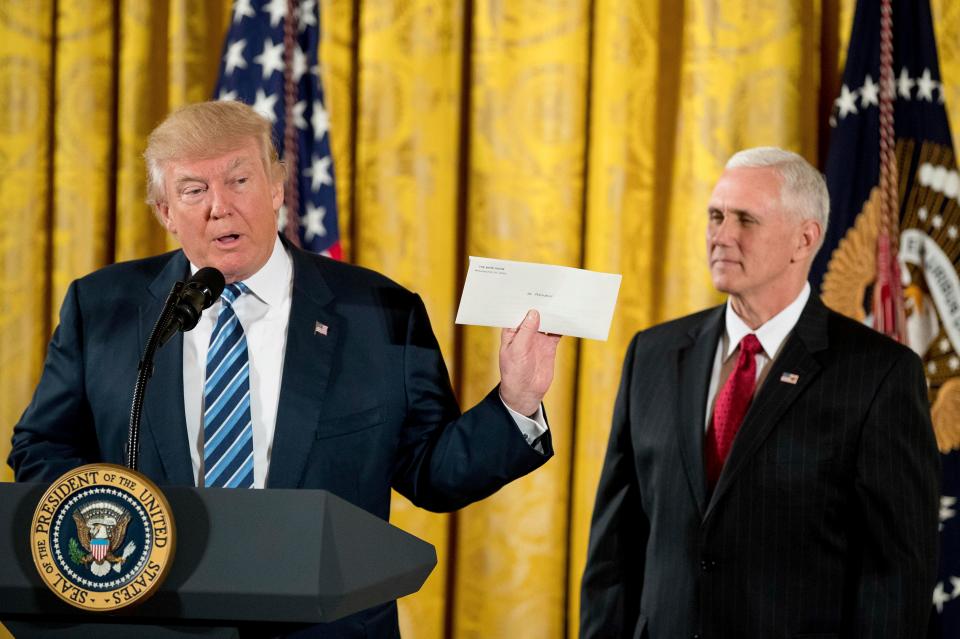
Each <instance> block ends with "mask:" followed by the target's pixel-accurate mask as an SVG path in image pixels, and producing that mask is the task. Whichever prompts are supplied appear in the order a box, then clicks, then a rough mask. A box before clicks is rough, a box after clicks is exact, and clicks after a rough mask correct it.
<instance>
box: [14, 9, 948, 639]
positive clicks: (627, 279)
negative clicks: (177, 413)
mask: <svg viewBox="0 0 960 639" xmlns="http://www.w3.org/2000/svg"><path fill="white" fill-rule="evenodd" d="M229 4H230V3H229V0H194V1H191V0H124V1H120V0H115V1H114V2H102V1H100V0H85V1H84V0H57V1H54V0H46V1H44V0H3V1H2V2H0V202H2V205H3V208H4V214H3V215H2V216H0V255H2V260H3V270H2V273H0V299H2V300H3V303H2V306H0V457H2V458H5V457H6V454H7V452H8V450H9V436H8V435H9V430H10V429H11V428H12V425H13V424H14V423H15V422H16V420H17V418H18V417H19V415H20V412H21V411H22V410H23V408H24V407H25V406H26V404H27V402H28V401H29V399H30V396H31V394H32V390H33V387H34V385H35V383H36V381H37V378H38V376H39V373H40V368H41V366H42V362H43V354H44V350H45V347H46V342H47V340H48V339H49V336H50V333H51V331H52V329H53V326H54V324H55V321H56V313H57V309H58V306H59V303H60V300H61V298H62V295H63V293H64V290H65V288H66V286H67V285H68V284H69V282H70V281H71V280H72V279H73V278H75V277H78V276H80V275H83V274H85V273H87V272H89V271H91V270H93V269H95V268H97V267H99V266H102V265H104V264H107V263H109V262H112V261H117V260H123V259H132V258H136V257H141V256H145V255H149V254H152V253H157V252H160V251H162V250H166V249H167V248H169V247H173V246H175V245H174V243H173V242H172V240H171V238H169V237H167V236H166V235H165V234H164V233H162V232H161V231H160V230H159V227H158V226H157V225H156V222H155V221H154V220H153V218H152V216H151V214H150V212H149V210H148V209H147V207H146V206H145V205H144V204H143V196H144V185H143V184H144V183H143V165H142V160H141V158H140V154H141V153H142V151H143V147H144V142H145V138H146V134H147V133H148V132H149V130H150V129H151V128H152V127H153V126H154V125H155V124H156V123H157V122H158V121H159V120H160V119H161V118H162V117H163V115H164V114H165V113H166V112H167V111H169V110H170V109H171V108H174V107H176V106H179V105H181V104H184V103H187V102H192V101H196V100H201V99H205V98H206V97H207V96H209V95H211V92H212V89H213V84H214V80H215V75H216V70H217V65H218V59H219V55H220V50H221V47H222V41H223V35H224V33H225V31H226V27H227V24H228V21H229V18H230V7H229ZM854 4H855V3H854V0H751V1H743V2H742V1H739V0H738V1H732V0H731V1H729V2H708V1H706V0H646V1H644V2H637V1H636V0H509V1H508V0H451V1H448V2H437V1H436V0H369V1H367V2H361V0H322V1H321V3H320V5H321V24H322V31H323V41H322V46H321V60H322V65H321V68H322V73H323V80H324V84H325V87H326V91H327V96H328V108H329V110H330V112H331V119H332V140H333V153H334V159H335V163H336V171H337V187H338V197H339V202H340V207H341V224H342V232H343V235H344V237H345V248H346V254H347V258H348V259H349V260H350V261H352V262H355V263H358V264H362V265H365V266H369V267H372V268H375V269H377V270H380V271H382V272H384V273H386V274H388V275H390V276H391V277H393V278H395V279H397V280H398V281H400V282H402V283H403V284H405V285H407V286H409V287H411V288H413V289H415V290H417V291H419V292H420V293H421V294H422V295H423V297H424V299H425V301H426V303H427V306H428V308H429V310H430V315H431V318H432V321H433V325H434V329H435V330H436V333H437V337H438V338H439V340H440V344H441V347H442V349H443V352H444V355H445V357H446V359H447V364H448V366H449V368H450V370H451V373H452V375H453V377H454V381H455V385H456V387H457V389H458V392H459V395H460V397H461V400H462V402H463V404H464V405H470V404H472V403H473V402H475V401H477V400H478V399H479V398H480V397H481V396H482V395H483V394H485V393H486V392H487V390H489V388H490V387H491V386H492V384H494V383H495V381H496V379H497V377H498V373H497V357H496V353H497V344H498V338H499V337H498V333H497V331H495V330H490V329H479V328H467V329H461V328H457V327H455V326H454V324H453V317H454V314H455V311H456V304H457V300H458V293H459V287H460V284H461V279H462V276H463V272H464V265H465V263H466V258H467V256H468V255H484V256H491V257H501V258H508V259H520V260H530V261H543V262H552V263H559V264H566V265H570V266H583V267H586V268H591V269H596V270H602V271H609V272H622V273H623V275H624V279H623V286H622V289H621V294H620V301H619V304H618V308H617V313H616V316H615V318H614V323H613V328H612V331H611V335H610V339H609V341H607V342H603V343H600V342H588V341H584V342H578V341H576V340H573V339H564V340H563V341H562V346H561V349H560V353H559V361H558V367H557V376H556V381H555V383H554V386H553V388H552V389H551V391H550V394H549V395H548V396H547V399H546V409H547V412H548V415H549V419H550V424H551V428H552V430H553V434H554V441H555V447H556V450H557V455H556V458H555V459H553V460H551V462H550V463H549V464H548V465H547V466H546V467H544V468H543V469H541V470H539V471H538V472H536V473H534V474H533V475H531V476H529V477H527V478H524V479H523V480H521V481H518V482H515V483H514V484H512V485H510V486H508V487H507V488H505V489H504V490H502V491H501V492H500V493H498V494H497V495H494V496H493V497H492V498H490V499H488V500H486V501H484V502H481V503H479V504H476V505H474V506H471V507H469V508H467V509H465V510H463V511H461V512H459V513H457V514H454V515H432V514H428V513H425V512H423V511H420V510H417V509H415V508H413V507H412V506H410V505H409V504H407V503H405V502H403V501H402V500H401V499H400V498H398V499H397V500H396V503H395V506H394V513H393V521H394V523H395V524H397V525H399V526H401V527H402V528H405V529H407V530H409V531H411V532H413V533H414V534H417V535H419V536H421V537H424V538H426V539H427V540H429V541H430V542H431V543H433V544H435V545H436V546H437V549H438V554H439V557H440V565H439V567H438V569H437V570H436V571H435V572H434V574H433V575H432V576H431V577H430V579H429V580H428V582H427V584H426V586H425V587H424V589H423V590H422V591H421V592H420V593H418V594H416V595H414V596H411V597H409V598H407V599H405V600H403V601H402V602H401V606H400V609H401V625H402V629H403V634H404V636H405V637H408V638H412V639H440V638H458V639H459V638H471V637H478V638H479V637H484V638H488V637H516V636H523V637H525V638H527V637H529V638H538V637H543V638H554V637H565V636H569V637H573V636H575V634H576V627H577V619H578V605H579V604H578V599H579V597H578V586H579V578H580V574H581V572H582V569H583V562H584V555H585V548H586V540H587V534H588V529H589V517H590V511H591V509H592V504H593V497H594V490H595V486H596V481H597V478H598V476H599V473H600V464H601V460H602V457H603V451H604V448H605V445H606V438H607V433H608V430H609V420H610V414H611V412H612V403H613V397H614V394H615V391H616V384H617V381H618V378H619V374H620V362H621V358H622V356H623V351H624V349H625V346H626V343H627V341H628V340H629V338H630V336H631V335H632V334H633V332H635V331H636V330H638V329H640V328H644V327H646V326H649V325H651V324H653V323H655V322H658V321H662V320H664V319H668V318H671V317H676V316H679V315H681V314H683V313H687V312H690V311H693V310H695V309H698V308H701V307H704V306H706V305H709V304H713V303H715V302H717V301H718V297H717V296H716V294H715V293H714V292H713V291H712V289H711V287H710V285H709V280H708V277H707V270H706V268H705V261H704V257H703V241H702V238H703V231H704V222H705V216H704V215H703V207H704V203H705V201H706V199H707V196H708V194H709V192H710V189H711V187H712V183H713V181H714V180H715V178H716V176H717V175H718V174H719V172H720V169H721V167H722V165H723V162H724V161H725V160H726V158H727V157H728V156H729V155H730V154H731V153H732V152H733V151H735V150H736V149H738V148H742V147H745V146H750V145H757V144H775V145H780V146H784V147H787V148H791V149H794V150H797V151H799V152H801V153H803V154H804V155H806V156H807V157H808V158H810V159H811V160H817V158H818V157H822V155H823V153H824V150H825V145H826V142H827V139H828V131H827V130H826V128H825V121H826V115H827V113H828V111H829V108H830V105H831V103H832V100H833V97H834V94H835V92H836V89H837V85H838V71H839V69H840V68H841V66H842V59H843V55H844V52H845V50H846V44H847V38H848V34H849V29H850V24H851V21H852V17H853V8H854ZM932 7H933V11H934V16H935V27H936V29H937V36H938V40H939V48H940V62H941V68H942V74H943V80H944V85H945V91H946V103H947V106H948V109H949V110H950V115H951V120H952V121H953V122H954V129H955V132H956V131H957V130H958V129H960V124H957V123H960V44H958V43H960V5H958V4H957V3H955V2H951V1H950V0H932ZM0 479H3V480H9V479H11V473H10V471H9V469H6V468H3V469H2V470H0ZM2 634H3V631H2V630H0V635H2Z"/></svg>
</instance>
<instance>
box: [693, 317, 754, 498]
mask: <svg viewBox="0 0 960 639" xmlns="http://www.w3.org/2000/svg"><path fill="white" fill-rule="evenodd" d="M761 350H763V348H762V347H761V346H760V342H759V341H758V340H757V336H756V335H754V334H753V333H750V334H748V335H746V336H744V338H743V339H742V340H740V356H739V357H738V358H737V366H736V368H734V369H733V372H732V373H730V377H728V378H727V381H726V383H725V384H724V385H723V388H721V389H720V392H719V393H717V401H716V404H715V405H714V408H713V423H712V424H711V425H710V428H709V429H708V430H707V442H706V451H705V452H706V465H707V482H708V483H709V485H710V487H711V488H713V487H714V486H716V485H717V479H719V477H720V471H721V470H723V463H724V462H725V461H726V460H727V454H728V453H729V452H730V447H731V446H733V438H734V436H736V434H737V430H739V428H740V423H741V422H742V421H743V416H744V415H746V414H747V408H748V407H749V406H750V400H751V399H752V398H753V391H754V388H755V387H756V385H757V360H756V357H755V355H756V354H757V353H759V352H760V351H761Z"/></svg>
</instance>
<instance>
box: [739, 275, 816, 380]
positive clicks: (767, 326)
mask: <svg viewBox="0 0 960 639" xmlns="http://www.w3.org/2000/svg"><path fill="white" fill-rule="evenodd" d="M808 299H810V283H809V282H805V283H804V285H803V290H802V291H800V294H799V295H797V297H796V299H794V300H793V301H792V302H790V304H788V305H787V307H786V308H784V309H783V310H782V311H780V312H779V313H777V314H776V315H774V316H773V317H771V318H770V319H769V320H767V321H766V322H764V323H763V325H761V326H760V328H758V329H757V330H753V329H751V328H750V327H749V326H747V325H746V323H744V321H743V320H742V319H740V316H739V315H737V314H736V312H735V311H734V310H733V307H732V306H731V305H730V300H727V310H726V318H725V319H726V321H725V324H726V330H725V331H724V339H725V340H726V341H725V343H724V345H723V349H724V350H723V361H727V360H728V359H730V356H731V355H733V353H734V351H736V350H737V347H738V346H739V345H740V340H742V339H743V338H744V336H746V335H747V334H748V333H753V334H754V335H756V336H757V340H759V342H760V346H762V347H763V352H764V354H765V355H766V356H767V358H769V359H771V360H773V359H776V357H777V354H778V353H779V352H780V348H781V347H782V346H783V343H784V342H785V341H786V340H787V335H789V334H790V331H792V330H793V327H794V326H796V325H797V322H798V321H799V320H800V314H801V313H802V312H803V307H804V306H806V304H807V300H808Z"/></svg>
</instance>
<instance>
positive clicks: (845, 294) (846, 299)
mask: <svg viewBox="0 0 960 639" xmlns="http://www.w3.org/2000/svg"><path fill="white" fill-rule="evenodd" d="M879 228H880V189H879V188H878V187H873V189H872V190H871V191H870V199H869V200H867V201H866V202H865V203H864V205H863V210H862V211H860V215H858V216H857V219H856V220H855V221H854V223H853V226H852V227H851V228H850V229H849V230H848V231H847V234H846V235H845V236H844V237H843V239H842V240H840V244H838V245H837V248H836V250H834V252H833V255H831V256H830V263H829V265H828V266H827V272H826V274H825V275H824V276H823V284H821V285H820V290H821V295H820V297H821V298H822V299H823V303H824V304H826V305H827V306H829V307H830V308H832V309H833V310H835V311H837V312H838V313H843V314H844V315H846V316H847V317H849V318H851V319H855V320H857V321H858V322H863V321H864V319H866V313H865V312H864V309H863V298H864V295H865V293H866V290H867V287H868V286H870V285H871V284H873V281H874V280H875V279H876V271H877V235H878V234H879V233H878V231H877V229H879Z"/></svg>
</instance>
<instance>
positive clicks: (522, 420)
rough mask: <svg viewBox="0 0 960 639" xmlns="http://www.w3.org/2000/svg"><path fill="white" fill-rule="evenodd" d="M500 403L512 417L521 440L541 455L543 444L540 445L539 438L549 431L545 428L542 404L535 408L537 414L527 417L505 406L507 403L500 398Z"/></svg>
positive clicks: (545, 421)
mask: <svg viewBox="0 0 960 639" xmlns="http://www.w3.org/2000/svg"><path fill="white" fill-rule="evenodd" d="M500 402H501V403H502V404H503V406H504V408H506V409H507V410H508V411H509V412H510V417H513V421H514V423H515V424H516V425H517V428H519V429H520V434H521V435H523V438H524V439H525V440H527V444H529V445H530V446H532V447H533V449H534V450H535V451H537V452H538V453H543V444H541V443H540V438H541V437H542V436H543V435H544V434H545V433H546V432H547V431H548V430H550V429H549V428H548V427H547V420H546V419H544V417H543V403H541V404H540V406H538V407H537V412H535V413H534V414H533V415H531V416H530V417H527V416H526V415H522V414H520V413H518V412H517V411H515V410H513V409H512V408H510V407H509V406H507V403H506V402H505V401H503V398H502V397H501V398H500Z"/></svg>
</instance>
